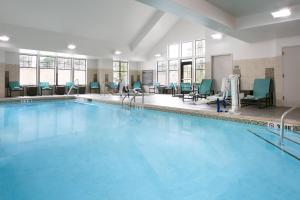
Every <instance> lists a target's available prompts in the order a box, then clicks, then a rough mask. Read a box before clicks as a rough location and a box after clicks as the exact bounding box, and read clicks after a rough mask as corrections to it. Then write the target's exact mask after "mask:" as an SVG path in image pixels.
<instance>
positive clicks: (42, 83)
mask: <svg viewBox="0 0 300 200" xmlns="http://www.w3.org/2000/svg"><path fill="white" fill-rule="evenodd" d="M39 87H40V88H48V87H49V83H48V82H40V84H39Z"/></svg>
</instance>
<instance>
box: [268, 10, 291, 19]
mask: <svg viewBox="0 0 300 200" xmlns="http://www.w3.org/2000/svg"><path fill="white" fill-rule="evenodd" d="M271 14H272V16H273V17H274V18H282V17H288V16H290V15H291V14H292V13H291V10H290V9H288V8H283V9H281V10H278V11H276V12H272V13H271Z"/></svg>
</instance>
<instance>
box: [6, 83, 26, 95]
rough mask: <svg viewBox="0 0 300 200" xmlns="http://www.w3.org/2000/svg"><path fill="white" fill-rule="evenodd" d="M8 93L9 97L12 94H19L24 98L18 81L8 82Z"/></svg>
mask: <svg viewBox="0 0 300 200" xmlns="http://www.w3.org/2000/svg"><path fill="white" fill-rule="evenodd" d="M8 91H9V96H10V97H11V94H12V92H19V94H20V96H22V95H23V96H24V88H23V87H22V86H21V85H20V82H19V81H10V82H9V83H8Z"/></svg>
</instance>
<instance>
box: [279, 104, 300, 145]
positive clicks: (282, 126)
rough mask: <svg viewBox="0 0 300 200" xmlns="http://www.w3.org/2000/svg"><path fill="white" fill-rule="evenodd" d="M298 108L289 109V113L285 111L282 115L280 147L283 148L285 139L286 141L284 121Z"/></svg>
mask: <svg viewBox="0 0 300 200" xmlns="http://www.w3.org/2000/svg"><path fill="white" fill-rule="evenodd" d="M296 108H298V107H297V106H296V107H292V108H290V109H288V110H287V111H285V112H284V113H283V114H282V115H281V121H280V139H279V146H280V147H282V146H283V139H284V130H285V124H284V121H285V119H286V117H287V115H288V114H289V113H290V112H292V111H293V110H295V109H296Z"/></svg>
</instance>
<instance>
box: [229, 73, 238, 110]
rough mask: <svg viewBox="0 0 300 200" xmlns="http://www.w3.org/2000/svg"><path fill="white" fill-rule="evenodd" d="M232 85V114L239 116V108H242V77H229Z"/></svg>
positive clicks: (235, 75) (234, 75)
mask: <svg viewBox="0 0 300 200" xmlns="http://www.w3.org/2000/svg"><path fill="white" fill-rule="evenodd" d="M229 79H230V85H231V110H230V111H229V113H230V114H235V115H239V114H240V112H239V107H240V96H239V91H240V75H238V74H232V75H230V76H229Z"/></svg>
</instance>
